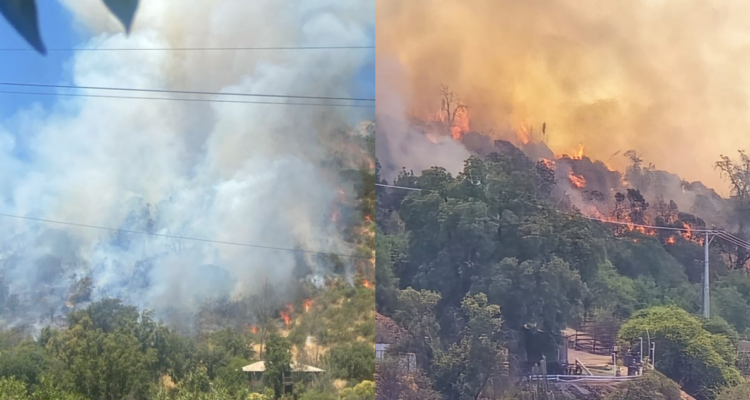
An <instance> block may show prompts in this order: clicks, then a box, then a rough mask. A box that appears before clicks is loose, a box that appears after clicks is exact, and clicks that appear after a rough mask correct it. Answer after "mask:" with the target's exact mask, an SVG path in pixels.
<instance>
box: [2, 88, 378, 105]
mask: <svg viewBox="0 0 750 400" xmlns="http://www.w3.org/2000/svg"><path fill="white" fill-rule="evenodd" d="M0 94H20V95H36V96H64V97H93V98H102V99H130V100H160V101H184V102H197V103H236V104H271V105H282V106H310V107H344V108H375V106H374V105H364V104H330V103H285V102H281V101H249V100H219V99H185V98H178V97H142V96H114V95H104V94H79V93H39V92H19V91H10V90H0Z"/></svg>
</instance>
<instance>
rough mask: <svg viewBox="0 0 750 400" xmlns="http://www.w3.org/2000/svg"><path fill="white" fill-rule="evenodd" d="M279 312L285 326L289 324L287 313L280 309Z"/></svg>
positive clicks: (289, 319)
mask: <svg viewBox="0 0 750 400" xmlns="http://www.w3.org/2000/svg"><path fill="white" fill-rule="evenodd" d="M279 314H281V319H283V320H284V324H285V325H286V326H289V323H290V322H291V318H289V313H287V312H286V311H283V310H282V311H279Z"/></svg>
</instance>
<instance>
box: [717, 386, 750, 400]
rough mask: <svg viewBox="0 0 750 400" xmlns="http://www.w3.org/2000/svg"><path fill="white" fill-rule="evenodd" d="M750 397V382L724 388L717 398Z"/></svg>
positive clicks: (731, 399)
mask: <svg viewBox="0 0 750 400" xmlns="http://www.w3.org/2000/svg"><path fill="white" fill-rule="evenodd" d="M747 399H750V383H748V382H745V383H743V384H741V385H738V386H732V387H728V388H724V389H723V390H722V391H721V392H720V393H719V395H718V396H717V397H716V400H747Z"/></svg>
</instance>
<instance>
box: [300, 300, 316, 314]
mask: <svg viewBox="0 0 750 400" xmlns="http://www.w3.org/2000/svg"><path fill="white" fill-rule="evenodd" d="M302 304H303V306H304V307H305V312H307V311H310V308H312V305H313V301H312V299H307V300H305V301H304V302H302Z"/></svg>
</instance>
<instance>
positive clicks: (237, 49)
mask: <svg viewBox="0 0 750 400" xmlns="http://www.w3.org/2000/svg"><path fill="white" fill-rule="evenodd" d="M374 48H375V46H292V47H151V48H149V47H130V48H125V47H110V48H107V47H96V48H74V47H69V48H64V47H59V48H53V49H47V51H48V52H50V51H55V52H65V51H299V50H365V49H374ZM0 51H5V52H9V51H34V52H35V51H36V50H34V49H31V48H5V49H4V48H0Z"/></svg>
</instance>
